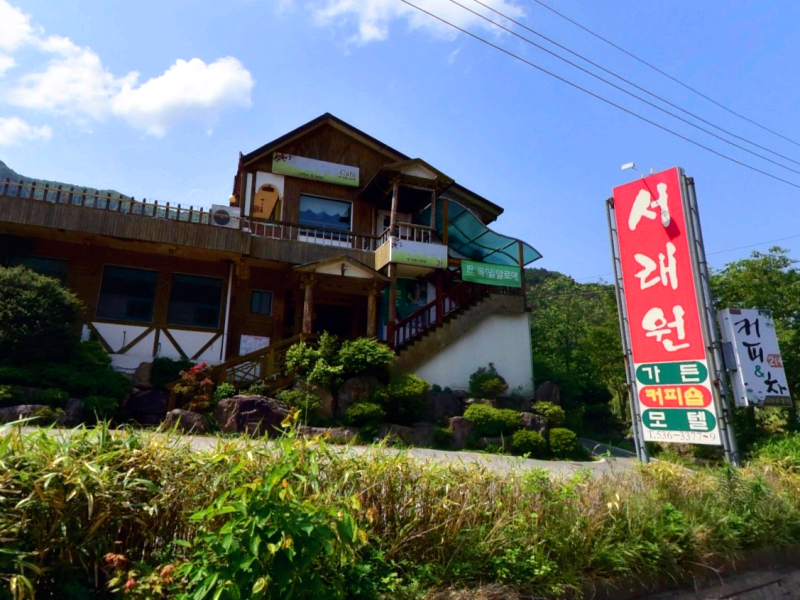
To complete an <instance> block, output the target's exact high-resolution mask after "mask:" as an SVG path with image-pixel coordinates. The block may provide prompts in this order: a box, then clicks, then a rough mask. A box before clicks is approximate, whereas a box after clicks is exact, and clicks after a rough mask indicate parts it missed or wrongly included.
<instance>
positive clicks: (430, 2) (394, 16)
mask: <svg viewBox="0 0 800 600" xmlns="http://www.w3.org/2000/svg"><path fill="white" fill-rule="evenodd" d="M411 2H412V3H413V4H416V5H417V6H419V7H420V8H422V9H425V10H427V11H429V12H431V13H433V14H435V15H437V16H440V17H442V18H443V19H445V20H447V21H449V22H451V23H453V24H454V25H457V26H459V27H462V28H465V29H468V28H473V27H477V28H481V29H486V30H491V31H493V32H496V31H498V30H497V29H496V28H495V27H494V26H493V25H492V24H491V23H489V22H487V21H485V20H484V19H481V18H480V17H478V16H476V15H474V14H472V13H470V12H468V11H466V10H464V9H463V8H461V7H459V6H456V5H455V4H453V3H452V2H442V1H441V0H411ZM464 4H465V5H467V6H469V7H470V8H471V9H473V10H475V11H476V12H479V13H481V14H485V15H486V16H488V17H489V18H492V19H493V20H499V17H498V16H497V15H494V14H493V13H492V12H491V11H488V10H486V9H485V8H483V7H482V6H480V5H478V4H475V3H466V2H465V3H464ZM484 4H486V5H487V6H491V7H492V8H494V9H495V10H498V11H500V12H502V13H504V14H506V15H508V16H509V17H513V18H515V19H518V18H520V17H523V16H524V15H525V13H524V11H523V10H522V9H521V8H520V7H519V6H517V5H516V4H514V3H513V1H511V0H484ZM313 6H314V8H313V15H314V18H315V20H316V21H317V23H318V24H321V25H334V26H343V25H347V24H350V23H355V25H356V27H357V29H358V33H357V34H356V35H354V36H353V37H352V39H353V40H355V41H357V42H360V43H366V42H373V41H381V40H385V39H387V38H388V37H389V25H390V24H391V23H392V22H393V21H406V22H407V23H408V25H409V26H410V27H411V28H412V29H424V30H427V31H429V32H430V33H433V34H434V35H436V36H439V37H443V38H446V39H452V38H454V37H455V36H456V33H457V32H456V31H455V30H454V29H452V28H451V27H449V26H448V25H445V24H444V23H442V22H441V21H438V20H436V19H434V18H433V17H431V16H429V15H426V14H424V13H423V12H420V11H419V10H417V9H415V8H414V7H412V6H410V5H408V4H406V3H404V2H401V1H400V0H320V1H318V2H317V3H316V4H314V5H313Z"/></svg>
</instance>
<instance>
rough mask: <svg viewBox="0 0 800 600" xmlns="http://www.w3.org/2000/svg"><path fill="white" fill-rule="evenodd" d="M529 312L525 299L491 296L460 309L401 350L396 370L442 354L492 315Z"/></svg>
mask: <svg viewBox="0 0 800 600" xmlns="http://www.w3.org/2000/svg"><path fill="white" fill-rule="evenodd" d="M524 310H525V303H524V299H523V297H522V296H516V295H506V294H494V293H491V292H490V293H488V294H487V295H485V296H482V297H481V298H478V299H477V300H476V301H474V302H472V303H471V304H467V305H465V306H461V307H459V309H458V310H457V311H454V312H453V313H451V314H449V315H448V316H447V317H445V318H444V321H443V323H442V324H441V325H439V326H438V327H436V328H435V329H430V330H428V331H426V332H424V333H423V334H421V335H420V336H419V337H416V338H415V339H414V340H413V341H411V342H410V343H409V344H407V345H405V346H403V347H402V348H400V349H399V350H398V351H397V361H396V362H395V365H394V371H395V372H397V373H406V372H409V371H412V370H413V369H414V368H415V367H417V366H419V365H420V364H422V363H423V362H425V361H426V360H427V359H428V358H430V357H431V356H433V355H435V354H436V353H438V352H441V351H442V350H444V349H445V348H447V347H448V346H449V345H450V344H452V343H453V342H455V341H456V340H458V339H459V338H460V337H461V336H463V335H465V334H466V333H467V332H468V331H470V330H471V329H473V328H474V327H476V326H477V325H478V324H479V323H480V322H481V321H483V320H484V319H486V318H487V317H489V316H491V315H497V314H511V315H517V314H520V313H522V312H524Z"/></svg>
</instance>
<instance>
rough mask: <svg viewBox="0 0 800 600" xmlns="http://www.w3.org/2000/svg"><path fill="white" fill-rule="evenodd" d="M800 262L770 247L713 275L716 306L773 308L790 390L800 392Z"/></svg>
mask: <svg viewBox="0 0 800 600" xmlns="http://www.w3.org/2000/svg"><path fill="white" fill-rule="evenodd" d="M798 262H800V261H797V260H794V259H792V258H791V257H790V256H789V252H788V250H785V249H784V248H780V247H777V246H776V247H773V248H770V249H769V251H768V252H767V253H766V254H764V253H762V252H753V253H752V254H751V255H750V257H749V258H745V259H742V260H737V261H734V262H731V263H729V264H728V265H726V266H725V268H724V269H722V270H720V271H717V272H715V273H713V274H712V276H711V291H712V293H713V295H714V303H715V305H716V308H717V309H722V308H763V309H769V310H771V311H772V316H773V318H774V319H775V332H776V334H777V336H778V343H779V344H780V347H781V355H782V357H783V362H784V366H785V369H786V378H787V380H788V382H789V390H790V392H791V393H793V394H794V395H795V397H796V396H797V394H800V269H798V268H797V266H796V265H797V264H798Z"/></svg>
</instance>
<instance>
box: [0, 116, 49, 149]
mask: <svg viewBox="0 0 800 600" xmlns="http://www.w3.org/2000/svg"><path fill="white" fill-rule="evenodd" d="M52 135H53V132H52V131H51V129H50V127H48V126H47V125H45V126H43V127H34V126H32V125H30V124H28V123H26V122H25V121H23V120H22V119H20V118H19V117H10V118H4V117H0V146H13V145H14V144H18V143H20V142H23V141H28V140H35V139H45V140H48V139H50V136H52Z"/></svg>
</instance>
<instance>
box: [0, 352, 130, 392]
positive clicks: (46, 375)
mask: <svg viewBox="0 0 800 600" xmlns="http://www.w3.org/2000/svg"><path fill="white" fill-rule="evenodd" d="M0 383H3V384H14V385H22V386H29V387H37V388H58V389H61V390H64V391H66V392H67V393H68V394H69V396H70V397H72V398H85V397H87V396H108V397H111V398H116V399H118V400H122V399H123V398H125V397H126V396H127V395H128V394H130V391H131V381H130V379H128V378H127V377H125V375H123V374H121V373H117V372H116V371H114V370H113V369H112V368H111V358H110V357H109V356H108V354H106V351H105V350H103V347H102V346H101V345H100V344H99V343H97V342H95V341H92V340H90V341H86V342H81V343H80V344H78V346H77V351H76V352H75V354H74V355H73V356H72V358H71V359H70V361H69V362H63V363H57V362H44V363H39V364H36V365H26V366H12V365H0Z"/></svg>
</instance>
